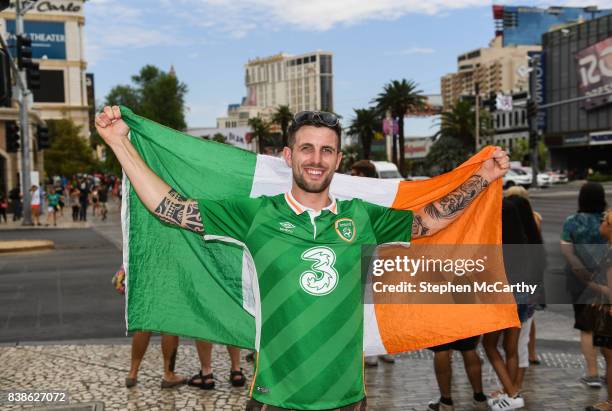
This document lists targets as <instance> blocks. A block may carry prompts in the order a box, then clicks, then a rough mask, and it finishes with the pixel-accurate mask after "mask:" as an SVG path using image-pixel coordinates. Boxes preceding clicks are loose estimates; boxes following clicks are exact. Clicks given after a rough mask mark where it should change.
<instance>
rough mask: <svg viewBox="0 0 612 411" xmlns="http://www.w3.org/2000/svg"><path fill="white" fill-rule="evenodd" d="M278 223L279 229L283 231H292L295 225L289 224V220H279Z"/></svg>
mask: <svg viewBox="0 0 612 411" xmlns="http://www.w3.org/2000/svg"><path fill="white" fill-rule="evenodd" d="M279 225H280V230H281V231H284V232H285V233H292V232H293V229H294V228H295V225H293V224H291V223H290V222H289V221H281V222H280V223H279Z"/></svg>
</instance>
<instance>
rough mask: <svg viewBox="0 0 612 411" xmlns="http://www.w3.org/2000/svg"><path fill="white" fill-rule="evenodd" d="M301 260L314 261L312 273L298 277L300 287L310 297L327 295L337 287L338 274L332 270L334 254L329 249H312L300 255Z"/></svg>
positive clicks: (305, 273)
mask: <svg viewBox="0 0 612 411" xmlns="http://www.w3.org/2000/svg"><path fill="white" fill-rule="evenodd" d="M301 257H302V260H306V261H314V263H313V264H312V265H311V266H310V269H311V270H312V271H310V270H309V271H304V272H303V273H302V275H300V286H302V289H303V290H304V291H306V292H307V293H308V294H311V295H317V296H318V295H327V294H329V293H331V292H332V291H334V288H336V285H338V272H337V271H336V269H335V268H334V264H335V263H336V253H334V251H333V250H332V249H331V248H329V247H312V248H309V249H308V250H306V251H304V252H303V253H302V256H301Z"/></svg>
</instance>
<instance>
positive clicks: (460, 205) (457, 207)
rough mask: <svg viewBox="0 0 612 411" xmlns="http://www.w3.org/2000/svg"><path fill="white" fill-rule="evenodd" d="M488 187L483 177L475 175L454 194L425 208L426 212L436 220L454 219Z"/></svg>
mask: <svg viewBox="0 0 612 411" xmlns="http://www.w3.org/2000/svg"><path fill="white" fill-rule="evenodd" d="M488 185H489V183H488V182H487V180H485V179H484V178H483V177H482V176H479V175H474V176H472V177H470V178H468V179H467V181H466V182H465V183H463V184H461V185H460V186H459V188H457V189H456V190H455V191H453V192H452V193H450V194H448V195H446V196H444V197H442V198H441V199H440V200H438V201H434V202H433V203H431V204H428V205H427V206H425V208H424V210H425V212H426V213H427V215H428V216H430V217H431V218H433V219H434V220H441V219H449V218H453V217H455V216H456V215H457V214H458V213H460V212H461V211H462V210H463V209H465V208H466V207H467V206H469V205H470V203H471V202H472V200H474V198H476V196H477V195H478V194H480V192H481V191H483V190H484V189H485V188H486V187H487V186H488Z"/></svg>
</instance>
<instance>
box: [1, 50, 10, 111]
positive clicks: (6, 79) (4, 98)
mask: <svg viewBox="0 0 612 411" xmlns="http://www.w3.org/2000/svg"><path fill="white" fill-rule="evenodd" d="M11 89H12V85H11V67H10V65H9V57H8V53H7V51H6V50H5V49H0V106H2V107H10V106H11V96H12V93H11Z"/></svg>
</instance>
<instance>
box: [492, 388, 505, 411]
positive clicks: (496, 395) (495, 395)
mask: <svg viewBox="0 0 612 411" xmlns="http://www.w3.org/2000/svg"><path fill="white" fill-rule="evenodd" d="M502 395H506V394H505V393H504V392H503V391H494V392H492V393H491V394H489V398H487V405H488V406H489V407H490V406H491V405H493V403H495V401H497V399H498V398H499V397H501V396H502Z"/></svg>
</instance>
